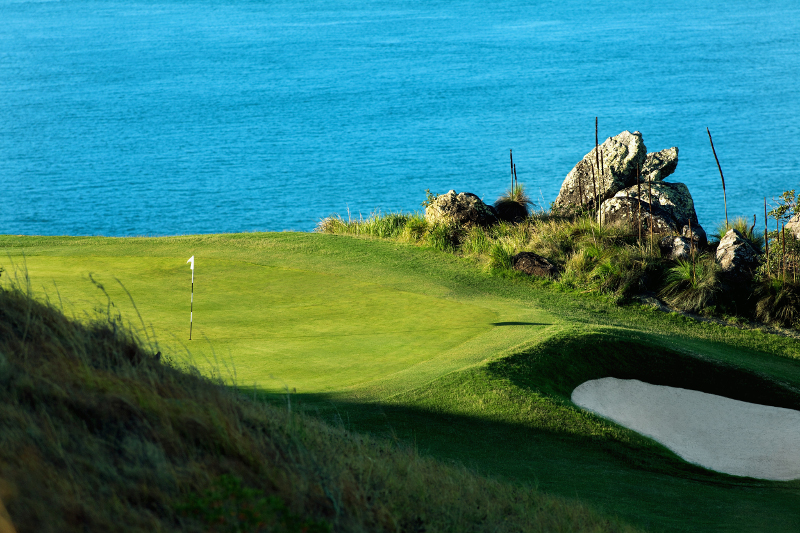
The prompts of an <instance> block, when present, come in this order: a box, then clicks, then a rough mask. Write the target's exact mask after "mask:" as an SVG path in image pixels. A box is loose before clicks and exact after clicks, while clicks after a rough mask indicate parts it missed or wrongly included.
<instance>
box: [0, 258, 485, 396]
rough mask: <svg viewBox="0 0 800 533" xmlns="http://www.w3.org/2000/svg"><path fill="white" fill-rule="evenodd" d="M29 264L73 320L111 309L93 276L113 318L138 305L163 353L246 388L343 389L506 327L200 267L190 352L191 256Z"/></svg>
mask: <svg viewBox="0 0 800 533" xmlns="http://www.w3.org/2000/svg"><path fill="white" fill-rule="evenodd" d="M5 263H6V264H5V265H4V266H5V267H6V269H7V270H12V268H10V265H9V264H8V263H9V261H5ZM17 266H19V265H17ZM26 266H27V271H28V275H29V277H30V280H31V285H32V287H33V289H34V291H36V292H39V291H43V292H44V293H45V294H47V296H48V297H49V299H50V300H51V301H55V302H56V303H57V304H58V302H59V301H60V304H61V305H63V307H64V309H65V311H66V312H67V313H72V314H74V315H75V316H79V317H80V316H82V315H83V314H84V313H85V310H86V309H98V310H101V311H104V310H106V309H107V308H108V305H109V304H108V298H106V296H105V295H104V294H103V292H102V291H101V290H99V289H98V288H97V287H95V286H94V285H93V284H92V282H91V281H90V274H91V276H92V278H93V279H94V280H95V281H97V282H99V283H100V284H101V285H102V286H103V287H104V289H105V291H106V292H107V293H108V296H109V298H110V300H111V301H112V302H113V307H112V311H114V310H118V311H119V312H120V313H121V314H122V316H123V317H125V318H126V319H127V320H130V321H131V322H132V323H133V324H134V325H137V326H138V325H139V318H138V317H137V315H136V311H135V310H134V309H133V306H132V304H131V301H130V300H131V298H132V299H133V301H134V302H135V303H136V307H137V308H138V312H139V313H140V314H141V316H142V317H144V320H145V322H146V323H147V325H148V326H149V327H148V332H149V333H150V335H151V336H152V335H153V334H154V335H155V338H156V339H157V340H158V342H159V344H160V346H161V347H169V348H170V349H171V350H174V349H175V348H176V347H178V346H180V345H181V344H183V345H185V346H186V347H187V349H188V351H189V352H191V354H192V356H193V359H194V361H193V362H194V364H196V365H197V366H198V367H199V368H200V369H201V370H202V371H206V372H210V371H211V370H212V367H213V366H215V365H216V366H217V367H218V368H219V372H220V373H221V374H222V376H223V377H225V378H233V377H234V376H235V379H236V381H237V382H238V383H239V384H240V385H250V384H257V386H258V387H260V388H264V389H272V390H282V389H284V388H286V387H288V388H289V389H294V388H296V389H297V391H298V392H323V391H334V390H337V391H341V390H343V389H346V388H350V387H354V386H358V385H360V384H366V383H369V382H371V381H374V380H380V379H382V378H385V377H386V376H389V375H391V374H393V373H396V372H400V371H403V370H405V369H408V368H409V367H412V366H414V365H417V364H420V363H425V362H428V361H430V360H432V359H434V358H436V357H437V356H439V355H441V354H443V353H445V352H447V351H449V350H453V349H454V348H456V347H457V346H459V345H461V344H462V343H466V342H467V341H469V340H470V339H472V338H473V337H475V336H477V335H480V334H482V333H484V332H486V331H488V330H490V329H491V328H492V327H493V326H492V324H493V323H494V322H496V321H497V315H496V313H495V312H493V311H492V310H490V309H487V308H485V307H481V306H477V305H473V304H470V303H461V302H456V301H452V300H447V299H443V298H436V297H431V296H426V295H423V294H416V293H411V292H405V291H400V290H395V289H391V288H387V287H384V286H381V285H377V284H374V283H369V282H367V281H359V280H354V279H353V278H346V277H343V276H337V275H332V274H322V273H317V272H310V271H304V270H293V269H286V268H279V267H269V266H261V265H256V264H252V263H246V262H240V261H225V260H214V259H206V258H203V257H198V258H197V266H196V269H197V270H195V287H194V326H193V333H192V338H193V339H194V340H192V341H191V343H190V342H189V339H188V337H189V291H190V279H191V271H190V269H189V265H188V264H186V263H185V259H183V258H180V259H179V258H165V257H136V256H134V257H93V256H70V257H63V256H62V257H52V256H29V257H27V258H26ZM115 278H117V279H118V280H119V281H120V282H121V285H120V283H117V281H116V280H115ZM122 286H124V287H125V289H127V291H128V292H130V295H131V298H129V297H128V295H127V294H126V293H125V289H123V288H122ZM171 353H172V352H171Z"/></svg>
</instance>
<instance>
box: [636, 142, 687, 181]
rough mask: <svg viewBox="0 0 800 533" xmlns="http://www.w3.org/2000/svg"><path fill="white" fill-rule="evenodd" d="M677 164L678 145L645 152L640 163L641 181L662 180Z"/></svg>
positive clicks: (673, 170)
mask: <svg viewBox="0 0 800 533" xmlns="http://www.w3.org/2000/svg"><path fill="white" fill-rule="evenodd" d="M677 166H678V147H677V146H673V147H672V148H667V149H665V150H661V151H660V152H653V153H650V154H647V157H646V158H645V160H644V165H642V172H641V178H640V179H641V181H663V180H664V178H666V177H667V176H669V175H670V174H672V173H673V172H675V168H676V167H677Z"/></svg>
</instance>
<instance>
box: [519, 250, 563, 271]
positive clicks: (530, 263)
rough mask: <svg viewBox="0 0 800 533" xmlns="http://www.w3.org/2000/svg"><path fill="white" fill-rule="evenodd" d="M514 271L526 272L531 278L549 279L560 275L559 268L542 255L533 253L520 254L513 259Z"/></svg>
mask: <svg viewBox="0 0 800 533" xmlns="http://www.w3.org/2000/svg"><path fill="white" fill-rule="evenodd" d="M511 264H512V267H513V268H514V270H518V271H520V272H524V273H526V274H528V275H530V276H542V277H549V276H555V275H557V274H558V267H556V266H555V265H554V264H552V263H551V262H550V261H548V260H547V259H546V258H544V257H542V256H541V255H538V254H535V253H533V252H520V253H518V254H517V255H515V256H514V257H512V258H511Z"/></svg>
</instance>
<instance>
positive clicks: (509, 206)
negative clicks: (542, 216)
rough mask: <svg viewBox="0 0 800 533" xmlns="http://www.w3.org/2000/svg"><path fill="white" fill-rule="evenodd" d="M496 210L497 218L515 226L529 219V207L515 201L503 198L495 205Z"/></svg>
mask: <svg viewBox="0 0 800 533" xmlns="http://www.w3.org/2000/svg"><path fill="white" fill-rule="evenodd" d="M494 210H495V212H496V213H497V218H499V219H500V220H504V221H506V222H513V223H514V224H518V223H519V222H522V221H523V220H525V219H526V218H528V206H526V205H525V204H522V203H520V202H515V201H514V200H509V199H503V198H501V199H500V200H497V201H496V202H495V203H494Z"/></svg>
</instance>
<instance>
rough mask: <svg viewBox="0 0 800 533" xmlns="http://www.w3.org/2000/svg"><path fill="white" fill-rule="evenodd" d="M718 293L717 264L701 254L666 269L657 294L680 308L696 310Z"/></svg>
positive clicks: (711, 302) (712, 300)
mask: <svg viewBox="0 0 800 533" xmlns="http://www.w3.org/2000/svg"><path fill="white" fill-rule="evenodd" d="M719 292H720V284H719V265H717V263H716V261H714V259H713V258H712V257H711V256H708V255H701V256H700V257H698V258H697V259H696V260H695V261H685V260H680V259H679V260H678V261H677V264H676V265H675V266H673V267H671V268H670V269H668V270H667V277H666V280H665V284H664V287H663V289H662V290H661V293H660V296H661V297H662V298H663V299H664V300H665V301H666V302H667V303H668V304H670V305H671V306H673V307H676V308H678V309H680V310H682V311H688V312H697V311H700V310H702V309H703V308H705V307H707V306H710V305H712V304H713V303H714V300H715V297H716V296H717V295H718V294H719Z"/></svg>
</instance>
